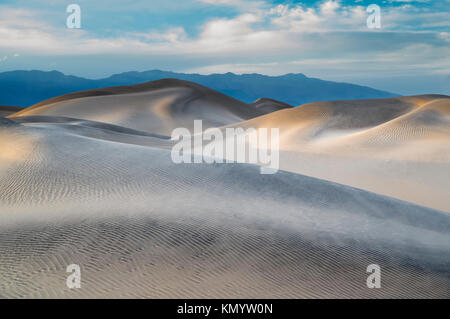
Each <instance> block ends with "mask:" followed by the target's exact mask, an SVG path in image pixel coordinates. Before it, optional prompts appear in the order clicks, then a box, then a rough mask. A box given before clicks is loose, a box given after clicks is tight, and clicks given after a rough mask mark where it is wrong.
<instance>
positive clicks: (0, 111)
mask: <svg viewBox="0 0 450 319" xmlns="http://www.w3.org/2000/svg"><path fill="white" fill-rule="evenodd" d="M23 109H24V108H23V107H19V106H7V105H0V117H6V116H8V115H12V114H14V113H17V112H19V111H21V110H23Z"/></svg>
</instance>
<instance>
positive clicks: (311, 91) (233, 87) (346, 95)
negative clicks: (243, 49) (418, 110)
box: [0, 70, 397, 106]
mask: <svg viewBox="0 0 450 319" xmlns="http://www.w3.org/2000/svg"><path fill="white" fill-rule="evenodd" d="M165 78H174V79H180V80H185V81H191V82H196V83H198V84H201V85H204V86H207V87H209V88H211V89H214V90H216V91H219V92H221V93H224V94H226V95H229V96H231V97H234V98H236V99H238V100H241V101H243V102H246V103H252V102H254V101H256V100H257V99H259V98H270V99H275V100H278V101H281V102H284V103H287V104H289V105H294V106H297V105H301V104H304V103H309V102H318V101H329V100H352V99H372V98H387V97H394V96H397V95H396V94H393V93H390V92H385V91H380V90H375V89H372V88H369V87H366V86H360V85H355V84H349V83H339V82H331V81H324V80H320V79H316V78H309V77H307V76H305V75H304V74H286V75H281V76H267V75H261V74H242V75H237V74H234V73H225V74H210V75H201V74H185V73H175V72H169V71H160V70H152V71H145V72H135V71H133V72H125V73H120V74H115V75H112V76H110V77H108V78H104V79H97V80H92V79H85V78H82V77H77V76H72V75H65V74H63V73H61V72H58V71H49V72H47V71H37V70H33V71H9V72H3V73H0V105H16V106H31V105H33V104H36V103H38V102H40V101H43V100H46V99H49V98H52V97H55V96H59V95H62V94H67V93H71V92H77V91H82V90H88V89H96V88H104V87H108V86H120V85H133V84H138V83H143V82H147V81H154V80H160V79H165Z"/></svg>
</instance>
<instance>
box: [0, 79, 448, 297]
mask: <svg viewBox="0 0 450 319" xmlns="http://www.w3.org/2000/svg"><path fill="white" fill-rule="evenodd" d="M449 101H450V98H449V97H446V96H435V95H429V96H417V97H403V98H395V99H385V100H362V101H334V102H321V103H311V104H307V105H303V106H301V107H297V108H291V107H289V106H288V105H285V104H283V103H280V102H277V101H273V100H270V99H261V100H258V101H256V102H255V103H253V104H245V103H241V102H239V101H236V100H234V99H231V98H228V97H226V96H224V95H222V94H220V93H217V92H214V91H211V90H209V89H206V88H204V87H201V86H198V85H195V84H192V83H189V82H182V81H175V80H166V81H156V82H152V83H146V84H142V85H138V86H132V87H121V88H107V89H101V90H91V91H85V92H79V93H74V94H69V95H66V96H62V97H57V98H55V99H51V100H49V101H44V102H42V103H39V104H37V105H35V106H34V107H32V108H30V109H26V110H23V111H20V112H18V113H15V114H12V115H10V116H9V117H8V118H0V150H1V151H0V297H3V298H52V297H64V298H89V297H95V298H104V297H113V298H135V297H147V298H173V297H178V298H202V297H205V298H219V297H222V298H253V297H255V298H269V297H274V298H280V297H285V298H330V297H338V298H358V297H359V298H450V289H449V287H450V267H449V265H450V245H449V243H450V232H449V229H450V214H449V213H448V212H450V209H449V208H450V203H449V196H448V189H450V185H449V180H450V178H449V175H448V174H449V160H450V156H449V149H450V148H449V146H450V145H449V140H450V139H449V122H450V120H449V114H450V113H449ZM268 112H272V113H270V114H266V113H268ZM194 119H203V120H204V124H205V127H208V126H217V127H221V129H226V128H227V127H233V126H239V127H254V128H260V127H267V128H272V127H278V128H280V139H281V140H280V142H281V145H280V146H281V150H282V152H281V158H280V161H281V168H282V169H284V170H286V171H279V172H278V173H276V174H273V175H261V174H260V170H259V169H260V167H259V166H257V165H249V164H174V163H173V162H172V161H171V158H170V150H171V147H172V146H173V145H174V141H171V140H170V139H169V138H168V137H169V136H170V133H171V130H172V129H173V128H175V127H180V126H183V127H188V128H192V125H193V120H194ZM307 175H309V176H307ZM335 182H337V183H335ZM385 195H386V196H385ZM399 199H401V200H399ZM69 264H78V265H80V267H81V271H82V288H81V289H72V290H70V289H68V288H66V286H65V282H66V278H67V276H68V273H66V267H67V266H68V265H69ZM370 264H378V265H380V267H381V269H382V288H381V289H368V288H367V286H366V279H367V276H368V274H367V272H366V267H367V266H368V265H370Z"/></svg>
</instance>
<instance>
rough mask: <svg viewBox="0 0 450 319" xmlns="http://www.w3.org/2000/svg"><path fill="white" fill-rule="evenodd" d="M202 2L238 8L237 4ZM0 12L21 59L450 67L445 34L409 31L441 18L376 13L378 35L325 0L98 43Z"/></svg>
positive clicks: (7, 44) (225, 67)
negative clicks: (194, 31) (121, 57)
mask: <svg viewBox="0 0 450 319" xmlns="http://www.w3.org/2000/svg"><path fill="white" fill-rule="evenodd" d="M202 1H203V2H209V3H211V4H217V5H219V4H220V5H235V6H238V5H241V3H240V1H238V0H216V1H215V0H202ZM254 3H257V2H254ZM0 12H1V13H0V51H2V52H5V53H7V52H20V53H23V52H26V53H27V55H28V56H30V55H50V56H51V55H71V56H73V55H104V54H126V55H136V56H145V57H148V58H149V59H150V58H151V57H152V56H163V57H165V58H166V59H174V60H175V59H176V60H183V59H186V60H189V59H190V60H198V61H203V62H202V63H203V64H202V65H200V66H199V67H197V68H196V70H199V72H200V71H201V72H207V73H208V72H227V71H234V72H236V73H249V72H261V73H268V74H280V73H286V72H302V71H305V70H312V68H316V69H321V68H322V69H323V70H324V71H323V72H326V69H328V70H330V69H331V70H336V72H337V71H339V72H354V73H355V72H364V70H371V72H378V73H382V72H390V71H392V70H398V72H411V70H421V71H422V72H426V71H427V70H428V72H436V71H437V70H438V69H439V68H442V69H449V68H450V61H449V59H448V58H447V57H448V56H450V52H449V43H450V42H449V41H450V37H449V33H448V32H440V33H439V32H434V33H433V32H428V33H420V32H415V31H414V26H416V27H417V28H420V27H421V26H427V25H433V26H443V25H444V26H445V25H447V24H448V21H450V19H449V13H448V12H432V11H429V10H425V9H424V10H421V11H418V10H417V9H416V8H415V7H396V8H389V9H387V8H385V9H383V10H382V14H383V16H382V21H383V22H382V23H383V27H384V28H385V29H382V30H381V31H373V30H368V29H367V27H366V12H365V7H362V6H360V5H352V6H344V5H342V4H341V3H340V2H339V1H332V0H330V1H325V2H322V3H321V5H320V6H318V7H307V6H305V5H297V6H288V5H278V6H275V7H273V8H267V9H265V10H264V9H263V7H262V6H259V7H258V10H249V11H248V12H247V13H243V14H240V15H237V16H236V17H234V18H216V19H212V20H210V21H208V22H206V23H205V24H204V25H202V26H201V28H200V31H199V33H198V35H197V36H189V35H188V34H187V32H186V31H185V29H184V28H183V27H182V26H175V27H171V28H168V30H167V31H166V32H162V33H161V32H155V31H152V30H150V31H149V32H139V33H124V34H123V35H122V36H120V37H114V38H112V37H111V38H107V37H105V38H98V37H95V36H93V35H92V34H90V33H89V32H88V31H86V30H84V29H81V30H71V29H65V28H54V27H51V26H50V25H47V24H45V22H43V21H41V20H40V19H38V17H37V16H35V14H34V12H32V11H25V10H16V9H7V8H2V10H1V11H0ZM446 23H447V24H446ZM394 31H395V32H394ZM411 31H413V32H411ZM445 44H446V45H445ZM187 68H189V67H187Z"/></svg>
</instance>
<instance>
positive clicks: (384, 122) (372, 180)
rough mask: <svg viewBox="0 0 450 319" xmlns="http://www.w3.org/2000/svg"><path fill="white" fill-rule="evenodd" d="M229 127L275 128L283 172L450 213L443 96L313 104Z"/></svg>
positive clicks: (449, 129) (449, 150)
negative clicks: (351, 187)
mask: <svg viewBox="0 0 450 319" xmlns="http://www.w3.org/2000/svg"><path fill="white" fill-rule="evenodd" d="M226 127H246V128H264V127H267V128H270V127H278V128H279V129H280V149H281V154H280V165H281V168H282V169H286V170H289V171H292V172H297V173H301V174H306V175H310V176H314V177H318V178H321V179H326V180H331V181H334V182H338V183H342V184H346V185H351V186H354V187H358V188H363V189H366V190H369V191H372V192H376V193H380V194H384V195H388V196H391V197H396V198H399V199H402V200H406V201H410V202H413V203H417V204H420V205H424V206H428V207H433V208H436V209H440V210H444V211H448V212H450V196H449V193H448V190H449V189H450V176H449V174H448V172H449V163H450V98H449V97H448V96H441V95H425V96H415V97H401V98H393V99H379V100H357V101H332V102H319V103H311V104H306V105H303V106H300V107H296V108H292V109H285V110H280V111H278V112H274V113H271V114H267V115H264V116H260V117H258V118H255V119H251V120H248V121H245V122H242V123H236V124H234V125H231V126H226ZM226 127H224V128H223V129H225V128H226Z"/></svg>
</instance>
